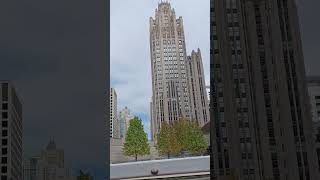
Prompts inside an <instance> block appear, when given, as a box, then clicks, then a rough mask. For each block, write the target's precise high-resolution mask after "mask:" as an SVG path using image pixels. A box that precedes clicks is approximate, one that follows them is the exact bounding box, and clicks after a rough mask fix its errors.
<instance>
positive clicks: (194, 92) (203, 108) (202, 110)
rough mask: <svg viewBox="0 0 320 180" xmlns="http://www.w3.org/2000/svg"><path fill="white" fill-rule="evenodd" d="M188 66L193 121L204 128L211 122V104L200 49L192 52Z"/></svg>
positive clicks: (188, 58)
mask: <svg viewBox="0 0 320 180" xmlns="http://www.w3.org/2000/svg"><path fill="white" fill-rule="evenodd" d="M186 64H187V70H188V80H189V89H190V97H191V106H192V110H193V115H194V117H193V119H194V120H195V121H196V122H198V123H199V125H200V126H201V127H202V126H204V125H205V124H206V123H207V122H209V103H208V97H207V89H206V84H205V77H204V70H203V64H202V57H201V52H200V49H198V51H197V52H195V51H192V52H191V55H190V56H188V57H187V61H186Z"/></svg>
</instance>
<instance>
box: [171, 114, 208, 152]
mask: <svg viewBox="0 0 320 180" xmlns="http://www.w3.org/2000/svg"><path fill="white" fill-rule="evenodd" d="M174 129H175V131H176V135H177V140H178V142H179V144H180V145H181V147H182V150H185V151H188V152H189V153H190V154H192V155H201V154H203V153H205V152H206V150H207V148H208V144H207V142H206V140H205V137H204V135H203V132H202V131H201V128H200V127H199V125H198V124H197V123H195V122H194V121H191V120H186V119H181V120H179V121H176V122H175V123H174Z"/></svg>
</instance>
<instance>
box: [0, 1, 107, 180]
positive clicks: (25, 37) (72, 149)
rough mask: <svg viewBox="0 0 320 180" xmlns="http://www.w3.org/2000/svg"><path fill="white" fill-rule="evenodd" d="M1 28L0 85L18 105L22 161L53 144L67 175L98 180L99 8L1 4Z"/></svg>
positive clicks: (101, 166) (103, 31)
mask: <svg viewBox="0 0 320 180" xmlns="http://www.w3.org/2000/svg"><path fill="white" fill-rule="evenodd" d="M0 26H1V28H0V39H1V40H0V79H7V80H12V81H13V82H14V84H15V85H16V88H17V92H18V95H19V96H20V98H21V101H22V105H23V148H24V153H25V155H27V156H39V155H40V153H41V150H42V149H43V148H44V147H45V146H46V145H47V143H48V142H49V140H50V138H52V137H53V138H54V139H55V141H56V144H57V147H58V148H59V149H63V150H64V151H65V163H66V167H72V168H74V169H75V170H78V169H80V168H81V169H83V170H85V171H87V170H89V171H90V172H91V173H92V174H94V175H95V177H96V179H97V180H100V179H103V178H101V177H105V175H106V171H105V170H106V168H105V167H106V166H105V165H106V155H107V153H106V144H107V143H106V138H105V137H106V136H105V135H106V128H105V127H106V126H105V122H106V119H105V114H104V112H105V109H106V107H105V99H106V90H107V83H106V82H107V78H108V77H107V59H108V57H107V53H106V52H107V50H106V49H107V44H108V39H106V35H107V32H108V26H107V10H106V6H103V5H102V4H101V2H97V1H90V2H89V1H87V0H74V1H73V0H68V1H65V0H55V1H44V0H28V1H18V0H11V1H1V2H0ZM99 177H100V178H99ZM104 179H105V178H104Z"/></svg>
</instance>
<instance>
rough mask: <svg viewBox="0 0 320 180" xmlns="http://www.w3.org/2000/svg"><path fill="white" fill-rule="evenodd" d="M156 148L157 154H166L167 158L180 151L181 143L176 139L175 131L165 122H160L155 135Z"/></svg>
mask: <svg viewBox="0 0 320 180" xmlns="http://www.w3.org/2000/svg"><path fill="white" fill-rule="evenodd" d="M157 149H158V151H159V154H161V155H167V157H168V159H170V155H177V154H179V153H180V152H181V145H180V144H179V142H178V140H177V135H176V131H175V129H174V128H173V127H172V126H170V125H169V124H168V123H167V122H163V123H162V124H161V129H160V132H159V134H158V137H157Z"/></svg>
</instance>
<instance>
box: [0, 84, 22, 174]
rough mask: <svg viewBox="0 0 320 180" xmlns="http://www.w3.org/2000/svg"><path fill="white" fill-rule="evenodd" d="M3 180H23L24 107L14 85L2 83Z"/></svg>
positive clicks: (0, 163)
mask: <svg viewBox="0 0 320 180" xmlns="http://www.w3.org/2000/svg"><path fill="white" fill-rule="evenodd" d="M0 97H1V98H0V104H1V109H0V111H1V116H0V120H1V124H0V130H1V132H0V135H1V162H0V166H1V180H10V179H16V180H22V177H23V167H22V105H21V102H20V99H19V97H18V96H17V93H16V90H15V87H14V85H13V84H12V83H11V82H10V81H0Z"/></svg>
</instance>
